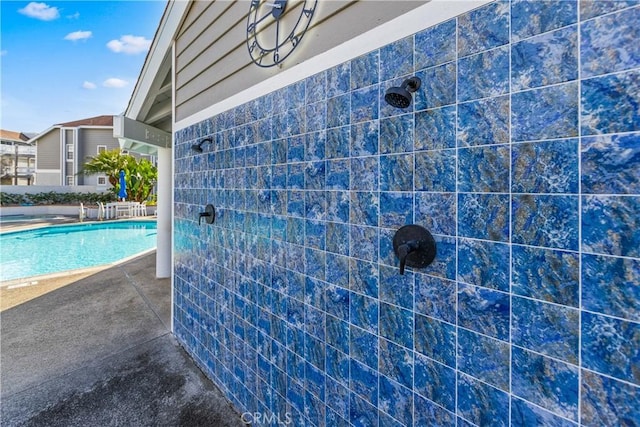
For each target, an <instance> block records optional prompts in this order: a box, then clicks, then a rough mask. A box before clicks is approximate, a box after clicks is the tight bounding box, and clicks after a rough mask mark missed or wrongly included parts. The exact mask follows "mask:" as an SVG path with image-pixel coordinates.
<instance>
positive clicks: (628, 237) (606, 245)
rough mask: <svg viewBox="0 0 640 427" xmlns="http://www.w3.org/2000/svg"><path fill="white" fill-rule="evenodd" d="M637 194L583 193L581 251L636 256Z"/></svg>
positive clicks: (639, 246) (639, 243) (639, 252)
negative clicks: (585, 194) (587, 194)
mask: <svg viewBox="0 0 640 427" xmlns="http://www.w3.org/2000/svg"><path fill="white" fill-rule="evenodd" d="M639 222H640V197H637V196H632V197H620V196H584V197H583V198H582V245H583V250H584V251H585V252H592V253H598V254H605V255H619V256H630V257H636V258H638V257H640V229H639V228H638V223H639Z"/></svg>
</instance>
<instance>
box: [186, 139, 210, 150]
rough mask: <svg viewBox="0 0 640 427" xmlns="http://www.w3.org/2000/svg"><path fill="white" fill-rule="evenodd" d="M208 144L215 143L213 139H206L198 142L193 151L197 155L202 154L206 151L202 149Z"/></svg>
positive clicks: (192, 147)
mask: <svg viewBox="0 0 640 427" xmlns="http://www.w3.org/2000/svg"><path fill="white" fill-rule="evenodd" d="M207 142H213V140H212V139H211V138H205V139H203V140H202V141H200V142H198V143H197V144H193V145H192V146H191V149H192V150H193V151H195V152H197V153H202V152H203V151H204V150H203V149H202V146H203V145H204V144H205V143H207Z"/></svg>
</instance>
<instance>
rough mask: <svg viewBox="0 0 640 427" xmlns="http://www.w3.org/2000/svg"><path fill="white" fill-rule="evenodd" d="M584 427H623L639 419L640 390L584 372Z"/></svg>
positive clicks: (593, 373) (582, 385) (581, 418)
mask: <svg viewBox="0 0 640 427" xmlns="http://www.w3.org/2000/svg"><path fill="white" fill-rule="evenodd" d="M581 388H582V394H581V397H582V416H581V417H580V421H581V422H582V423H583V424H584V425H622V424H624V423H625V422H628V421H629V420H638V419H640V409H639V408H640V388H638V387H636V386H634V385H632V384H629V383H623V382H621V381H616V380H615V379H612V378H609V377H605V376H602V375H598V374H597V373H595V372H590V371H588V370H583V371H582V384H581Z"/></svg>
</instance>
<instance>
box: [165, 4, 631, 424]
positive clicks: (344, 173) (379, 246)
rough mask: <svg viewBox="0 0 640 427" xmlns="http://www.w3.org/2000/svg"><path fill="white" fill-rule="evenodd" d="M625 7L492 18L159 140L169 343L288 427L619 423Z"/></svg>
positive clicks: (625, 243)
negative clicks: (407, 251) (170, 213)
mask: <svg viewBox="0 0 640 427" xmlns="http://www.w3.org/2000/svg"><path fill="white" fill-rule="evenodd" d="M638 6H640V3H638V2H635V3H634V2H630V1H622V0H621V1H615V2H600V1H598V2H591V1H587V0H583V1H574V0H566V1H564V0H563V1H555V0H549V1H545V2H540V1H530V0H512V1H510V2H508V1H505V2H493V3H489V4H487V5H485V6H482V7H480V8H478V9H475V10H473V11H471V12H469V13H467V14H465V15H463V16H459V17H457V18H455V19H450V20H448V21H446V22H444V23H440V24H438V25H436V26H434V27H431V28H424V29H422V30H421V31H419V32H417V33H416V34H414V35H411V36H409V37H406V38H404V39H402V40H399V41H397V42H396V43H392V44H390V45H387V46H383V47H382V48H381V49H374V50H371V51H370V52H368V53H366V54H363V55H361V56H359V57H356V58H352V59H351V60H349V61H347V62H345V63H343V64H339V65H337V66H334V67H332V68H331V69H329V70H325V71H320V72H319V73H318V74H315V75H312V76H306V77H305V78H304V79H302V80H301V81H299V82H296V83H294V84H292V85H290V86H287V87H284V88H280V89H276V90H275V91H274V92H273V93H270V94H267V95H264V96H262V97H259V98H257V99H255V100H252V101H249V102H247V103H245V104H241V105H239V106H237V107H234V108H232V109H230V110H228V111H225V112H222V113H220V114H218V115H216V116H213V117H209V118H207V119H205V120H203V121H202V122H200V123H196V124H194V125H192V126H188V127H187V128H184V129H180V130H177V131H176V132H175V133H174V157H175V163H174V173H175V174H174V200H175V204H174V212H175V217H174V242H175V247H174V259H175V264H174V272H175V274H174V276H175V277H174V284H175V286H174V308H175V311H174V319H173V320H174V327H175V334H176V337H177V338H178V340H179V342H180V343H181V345H183V346H184V347H185V348H186V349H187V351H188V352H189V354H191V355H192V356H193V357H194V359H195V360H196V362H197V364H198V365H199V366H200V367H201V368H202V369H203V372H205V373H206V375H208V376H209V377H211V378H212V379H213V380H214V381H215V382H216V383H217V384H218V385H219V387H220V388H221V390H223V391H224V393H225V394H226V395H227V397H228V398H229V400H230V401H231V402H232V403H233V404H234V406H235V407H236V408H237V409H238V410H239V411H244V410H251V411H256V410H258V411H263V412H264V413H273V414H287V413H288V414H290V416H291V417H292V420H294V421H293V423H294V424H295V425H309V426H316V427H319V426H321V425H330V426H345V427H352V426H356V425H362V426H372V425H378V426H380V427H382V426H431V425H446V426H449V425H458V426H464V427H467V426H469V427H471V426H473V425H512V426H521V425H522V426H527V427H528V426H530V425H549V426H563V427H564V426H570V425H585V426H586V425H625V423H626V424H628V423H629V422H630V421H629V420H631V422H635V420H637V419H639V418H640V415H639V414H638V411H637V409H636V408H637V407H639V406H640V393H639V390H640V380H639V379H638V376H637V369H636V367H637V366H638V365H639V363H640V361H639V360H638V357H639V355H638V352H637V348H638V347H639V345H638V343H637V337H638V336H639V332H638V319H639V317H638V316H640V305H639V304H638V300H639V299H640V295H638V292H636V289H635V288H636V287H637V286H634V285H636V284H637V283H638V281H639V280H640V264H639V263H640V252H638V249H637V248H638V247H640V237H639V235H638V233H637V232H636V230H638V229H640V224H638V220H637V218H640V207H639V204H638V195H639V194H638V193H639V191H638V190H639V189H640V184H638V182H639V181H640V175H638V170H640V164H639V160H638V150H637V146H638V145H639V144H638V133H637V131H638V130H640V119H638V117H637V116H638V114H637V112H636V110H637V108H634V107H635V106H636V105H637V104H638V99H636V98H637V96H636V94H637V93H639V92H640V91H639V90H638V73H639V72H640V64H639V62H638V58H636V57H637V47H636V45H635V44H633V41H634V40H635V38H634V34H635V27H633V25H631V24H632V23H633V22H635V21H637V19H635V17H636V15H637V14H638ZM578 7H579V9H580V13H581V19H582V21H578V20H577V9H578ZM577 36H579V37H577ZM636 38H637V37H636ZM578 39H580V40H581V42H582V43H581V44H580V45H577V40H578ZM458 49H459V50H458ZM579 53H580V55H579ZM393 55H400V56H399V57H401V58H402V59H401V60H400V62H399V63H401V64H402V65H401V66H399V67H397V66H396V65H395V64H394V63H393V61H394V60H395V59H394V58H393V57H392V56H393ZM578 56H580V59H581V61H582V62H581V63H582V67H583V68H582V70H578V64H577V58H578ZM578 71H580V72H578ZM412 73H415V74H416V75H418V76H419V77H420V78H421V79H422V87H421V89H420V90H418V91H417V92H416V93H415V95H414V105H413V107H410V108H407V109H398V108H395V107H392V106H390V105H388V104H387V103H386V102H385V101H384V92H385V90H386V89H387V88H388V87H390V86H397V85H400V84H401V83H402V81H403V80H404V79H405V78H406V77H408V76H411V75H412ZM609 73H613V74H609ZM577 79H580V80H579V81H578V80H577ZM510 91H511V92H510ZM579 97H580V98H579ZM578 119H579V120H580V125H581V126H582V128H581V129H578ZM208 135H210V136H212V137H213V143H212V144H208V145H206V146H205V152H204V153H201V154H196V153H194V152H193V151H192V150H191V149H190V146H191V145H192V144H194V143H195V142H197V140H198V139H199V138H202V137H204V136H208ZM210 202H211V203H214V204H215V206H216V209H217V213H218V215H217V218H216V222H215V224H213V225H212V226H208V227H204V226H202V227H197V226H196V223H197V213H198V212H200V211H201V210H202V206H203V205H204V204H206V203H210ZM411 223H416V224H420V225H423V226H425V227H426V228H427V229H429V230H430V231H431V232H432V233H433V235H434V238H435V240H436V243H437V255H436V258H435V260H434V262H433V263H432V264H431V265H430V266H428V267H426V268H424V269H416V268H407V271H406V273H405V275H404V276H401V275H399V269H398V266H399V265H398V264H399V263H398V259H397V257H396V256H395V254H394V251H393V247H392V239H393V236H394V233H395V231H396V230H397V229H398V228H399V227H401V226H402V225H405V224H411ZM581 310H582V311H581ZM611 349H615V351H612V350H611ZM578 381H580V382H581V383H580V384H579V383H578ZM578 387H580V388H578ZM578 402H579V403H578ZM579 411H580V412H579Z"/></svg>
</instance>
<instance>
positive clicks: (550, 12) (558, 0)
mask: <svg viewBox="0 0 640 427" xmlns="http://www.w3.org/2000/svg"><path fill="white" fill-rule="evenodd" d="M583 3H584V2H583ZM577 20H578V1H577V0H548V1H544V2H541V1H538V0H514V1H512V2H511V37H512V41H518V40H521V39H524V38H527V37H531V36H535V35H536V34H541V33H546V32H547V31H551V30H555V29H557V28H562V27H565V26H567V25H571V24H573V23H575V22H577Z"/></svg>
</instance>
